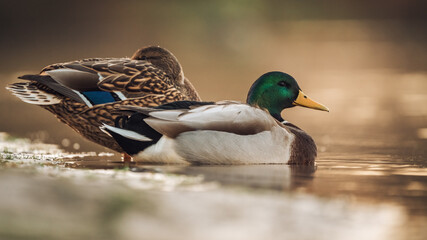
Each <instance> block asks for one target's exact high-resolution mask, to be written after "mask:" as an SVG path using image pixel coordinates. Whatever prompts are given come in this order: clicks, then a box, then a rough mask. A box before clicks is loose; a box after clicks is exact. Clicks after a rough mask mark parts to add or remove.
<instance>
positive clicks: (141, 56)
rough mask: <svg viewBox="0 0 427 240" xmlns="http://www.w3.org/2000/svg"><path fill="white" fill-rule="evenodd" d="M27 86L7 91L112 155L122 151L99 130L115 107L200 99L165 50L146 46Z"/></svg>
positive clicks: (67, 66) (53, 69)
mask: <svg viewBox="0 0 427 240" xmlns="http://www.w3.org/2000/svg"><path fill="white" fill-rule="evenodd" d="M19 78H20V79H24V80H29V81H26V82H18V83H13V84H11V85H9V86H8V87H7V89H8V90H10V91H11V92H12V93H13V94H14V95H16V96H17V97H19V98H20V99H21V100H22V101H24V102H27V103H30V104H35V105H39V106H41V107H42V108H44V109H46V110H48V111H50V112H51V113H53V114H54V115H56V117H58V118H59V120H60V121H62V122H63V123H65V124H67V125H68V126H70V127H71V128H73V129H74V130H75V131H77V132H78V133H79V134H81V135H82V136H84V137H85V138H87V139H89V140H91V141H93V142H95V143H98V144H100V145H102V146H105V147H107V148H110V149H112V150H115V151H118V152H123V149H122V148H121V147H120V146H119V145H118V144H117V143H116V141H115V140H114V139H113V138H111V137H110V136H109V135H107V134H105V133H104V132H103V131H101V130H100V129H99V126H101V124H102V123H106V124H114V120H115V118H116V117H117V115H116V114H115V112H113V111H112V110H113V109H114V108H115V106H119V105H134V106H145V107H154V106H158V105H161V104H165V103H169V102H174V101H180V100H193V101H200V97H199V95H198V94H197V92H196V90H195V89H194V87H193V85H192V84H191V83H190V81H189V80H188V79H187V78H185V77H184V73H183V71H182V67H181V65H180V64H179V62H178V60H177V59H176V57H175V56H174V55H173V54H172V53H171V52H169V51H168V50H166V49H164V48H161V47H156V46H149V47H144V48H142V49H139V50H137V51H136V52H135V53H134V54H133V56H132V57H131V58H90V59H83V60H77V61H72V62H66V63H56V64H52V65H49V66H47V67H45V68H43V69H42V70H41V72H40V74H35V75H24V76H21V77H19Z"/></svg>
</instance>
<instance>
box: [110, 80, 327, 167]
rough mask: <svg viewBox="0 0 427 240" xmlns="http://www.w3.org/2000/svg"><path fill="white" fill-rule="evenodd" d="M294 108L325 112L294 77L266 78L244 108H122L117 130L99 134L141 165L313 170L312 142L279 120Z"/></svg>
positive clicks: (217, 105)
mask: <svg viewBox="0 0 427 240" xmlns="http://www.w3.org/2000/svg"><path fill="white" fill-rule="evenodd" d="M294 106H303V107H308V108H312V109H318V110H322V111H329V110H328V108H327V107H325V106H323V105H322V104H320V103H317V102H315V101H313V100H311V99H310V98H308V97H307V95H305V94H304V93H303V92H302V91H301V89H300V87H299V86H298V83H297V82H296V81H295V79H294V78H293V77H292V76H290V75H288V74H286V73H282V72H269V73H266V74H264V75H262V76H261V77H260V78H259V79H258V80H257V81H255V83H254V84H253V85H252V87H251V88H250V90H249V93H248V97H247V101H246V104H245V103H239V102H231V101H223V102H216V103H215V102H197V101H178V102H173V103H168V104H164V105H161V106H157V107H153V108H151V107H150V108H149V107H135V106H124V105H121V106H120V107H119V108H120V109H122V112H123V116H122V117H120V118H118V121H116V124H115V126H110V125H107V124H105V125H104V126H103V127H102V128H103V129H104V130H105V131H107V132H108V133H109V134H110V135H111V136H112V137H114V138H115V139H116V141H117V142H118V143H119V145H120V146H121V147H122V148H123V149H124V150H125V151H126V152H127V153H128V154H130V155H132V156H134V159H135V161H141V162H145V163H172V164H180V163H190V164H222V165H227V164H300V165H313V164H314V162H315V158H316V155H317V150H316V144H315V143H314V140H313V139H312V138H311V137H310V136H309V135H308V134H307V133H306V132H304V131H303V130H301V129H300V128H298V127H296V126H295V125H293V124H291V123H289V122H287V121H284V120H283V119H282V117H281V115H280V113H281V112H282V110H283V109H286V108H290V107H294Z"/></svg>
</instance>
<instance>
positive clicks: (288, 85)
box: [278, 81, 291, 88]
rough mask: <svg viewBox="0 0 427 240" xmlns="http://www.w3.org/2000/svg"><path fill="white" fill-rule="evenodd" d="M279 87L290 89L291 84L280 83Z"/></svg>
mask: <svg viewBox="0 0 427 240" xmlns="http://www.w3.org/2000/svg"><path fill="white" fill-rule="evenodd" d="M278 85H279V86H281V87H286V88H289V87H290V86H291V85H290V84H289V83H287V82H285V81H280V82H279V83H278Z"/></svg>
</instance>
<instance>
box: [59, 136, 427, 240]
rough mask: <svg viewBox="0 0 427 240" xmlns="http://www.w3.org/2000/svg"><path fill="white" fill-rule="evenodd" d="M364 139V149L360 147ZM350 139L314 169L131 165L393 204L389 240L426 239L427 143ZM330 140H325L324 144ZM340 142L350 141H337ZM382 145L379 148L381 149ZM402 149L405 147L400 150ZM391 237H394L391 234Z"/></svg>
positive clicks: (80, 164)
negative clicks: (395, 213) (394, 221)
mask: <svg viewBox="0 0 427 240" xmlns="http://www.w3.org/2000/svg"><path fill="white" fill-rule="evenodd" d="M363 140H365V143H364V144H363V146H359V145H357V144H356V143H357V142H360V141H363ZM366 140H367V138H362V139H354V138H353V139H351V140H348V139H347V141H350V142H352V143H351V144H350V146H348V145H346V144H344V145H346V146H343V145H342V144H341V145H336V146H334V145H331V144H328V145H327V147H325V146H322V145H320V149H322V150H323V151H322V152H321V153H320V154H319V156H318V159H317V163H316V166H288V165H244V166H181V165H175V166H162V165H159V166H157V165H143V164H138V163H131V164H130V165H127V166H126V167H128V168H129V170H130V171H131V172H135V173H146V172H150V173H162V174H177V175H184V176H191V177H202V179H203V182H205V183H211V182H214V183H218V184H220V186H222V187H224V188H229V187H232V188H236V187H237V188H243V189H246V190H244V191H250V189H254V190H263V191H265V190H268V191H273V192H277V193H281V194H301V193H303V194H308V195H310V196H317V197H319V198H320V199H323V198H326V199H340V200H344V201H345V202H347V203H352V204H368V205H374V206H375V205H377V206H382V205H384V204H386V205H387V206H394V207H397V208H399V209H401V210H402V213H403V215H402V216H400V220H401V222H400V223H399V224H398V226H395V227H397V231H396V232H395V233H394V234H395V235H393V236H392V237H391V239H401V238H403V239H422V238H423V237H422V236H425V234H426V230H425V228H424V227H423V226H425V225H426V224H427V204H426V202H427V187H426V186H427V169H426V155H425V149H426V148H425V147H426V142H425V141H421V142H417V143H418V145H416V147H413V148H412V149H408V146H409V145H413V144H414V143H413V142H411V141H409V142H401V141H398V142H399V143H400V144H399V145H388V144H384V143H387V142H388V141H387V140H384V139H383V141H381V142H379V141H378V139H376V140H375V139H371V140H372V141H371V142H370V143H369V141H366ZM325 142H326V140H325V141H324V143H325ZM336 142H341V143H343V142H346V140H345V139H342V140H341V141H340V140H339V139H336ZM379 145H380V146H379ZM402 146H403V147H402ZM66 166H67V167H72V168H83V169H87V168H89V169H100V168H101V169H103V168H109V169H114V168H121V167H124V164H123V163H121V162H118V161H116V160H113V159H110V160H106V159H105V158H104V157H101V158H100V157H86V158H74V159H69V160H68V161H66ZM395 230H396V229H395ZM387 231H388V230H387ZM389 237H390V236H389Z"/></svg>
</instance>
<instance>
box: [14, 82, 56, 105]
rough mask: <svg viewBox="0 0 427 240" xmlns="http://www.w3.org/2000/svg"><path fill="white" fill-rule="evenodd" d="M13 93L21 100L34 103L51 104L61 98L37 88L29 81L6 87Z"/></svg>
mask: <svg viewBox="0 0 427 240" xmlns="http://www.w3.org/2000/svg"><path fill="white" fill-rule="evenodd" d="M6 89H7V90H9V91H11V92H12V94H13V95H15V96H17V97H18V98H20V99H21V100H22V101H24V102H26V103H30V104H36V105H53V104H58V103H60V102H61V98H58V97H57V96H56V95H54V94H51V93H47V92H45V91H43V90H40V89H38V88H37V87H36V86H35V85H34V84H32V83H31V82H20V83H13V84H10V85H8V86H7V87H6Z"/></svg>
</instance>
